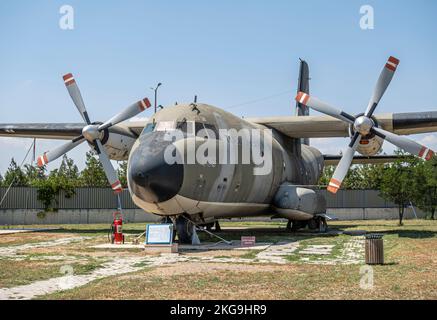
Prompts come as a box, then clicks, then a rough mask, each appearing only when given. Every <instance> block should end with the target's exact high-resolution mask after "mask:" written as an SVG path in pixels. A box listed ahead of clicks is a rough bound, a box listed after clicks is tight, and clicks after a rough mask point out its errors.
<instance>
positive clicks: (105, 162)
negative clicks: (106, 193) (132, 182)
mask: <svg viewBox="0 0 437 320" xmlns="http://www.w3.org/2000/svg"><path fill="white" fill-rule="evenodd" d="M94 145H95V147H96V151H97V155H98V156H99V160H100V163H101V164H102V166H103V170H104V171H105V174H106V178H107V179H108V181H109V184H110V185H111V188H112V190H114V192H115V193H120V192H122V191H123V188H122V187H121V183H120V180H119V179H118V176H117V172H116V171H115V169H114V167H113V166H112V164H111V161H110V160H109V157H108V155H107V154H106V151H105V149H104V148H103V146H102V143H101V142H100V140H99V139H96V140H95V141H94Z"/></svg>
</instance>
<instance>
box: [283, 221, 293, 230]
mask: <svg viewBox="0 0 437 320" xmlns="http://www.w3.org/2000/svg"><path fill="white" fill-rule="evenodd" d="M292 225H293V221H291V220H288V222H287V227H286V228H285V229H286V230H288V231H291V230H293V229H292Z"/></svg>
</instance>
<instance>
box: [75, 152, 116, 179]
mask: <svg viewBox="0 0 437 320" xmlns="http://www.w3.org/2000/svg"><path fill="white" fill-rule="evenodd" d="M85 165H86V167H85V169H83V170H82V172H81V174H80V180H81V185H82V186H84V187H108V186H109V183H108V180H107V178H106V175H105V171H103V166H102V164H101V163H100V161H99V160H97V159H96V158H95V157H94V155H93V153H92V152H87V153H86V162H85Z"/></svg>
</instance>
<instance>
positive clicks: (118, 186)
mask: <svg viewBox="0 0 437 320" xmlns="http://www.w3.org/2000/svg"><path fill="white" fill-rule="evenodd" d="M111 188H112V190H114V193H116V194H118V193H121V192H123V188H122V187H121V183H120V181H119V180H117V181H115V182H114V183H113V184H112V185H111Z"/></svg>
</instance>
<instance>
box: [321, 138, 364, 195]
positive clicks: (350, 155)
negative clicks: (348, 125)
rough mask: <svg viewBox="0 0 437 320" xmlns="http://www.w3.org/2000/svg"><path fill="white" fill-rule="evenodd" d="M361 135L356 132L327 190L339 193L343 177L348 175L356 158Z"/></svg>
mask: <svg viewBox="0 0 437 320" xmlns="http://www.w3.org/2000/svg"><path fill="white" fill-rule="evenodd" d="M360 140H361V135H360V134H359V133H358V132H355V134H354V136H353V137H352V139H351V142H350V143H349V145H348V147H347V148H346V150H345V152H344V153H343V156H342V157H341V159H340V162H339V163H338V165H337V168H335V171H334V175H333V176H332V178H331V180H330V181H329V185H328V188H327V190H328V191H329V192H331V193H334V194H335V193H337V191H338V189H340V186H341V184H342V182H343V179H344V178H345V177H346V175H347V172H348V171H349V168H350V166H351V163H352V160H353V159H354V154H355V150H357V147H358V144H359V143H360Z"/></svg>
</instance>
